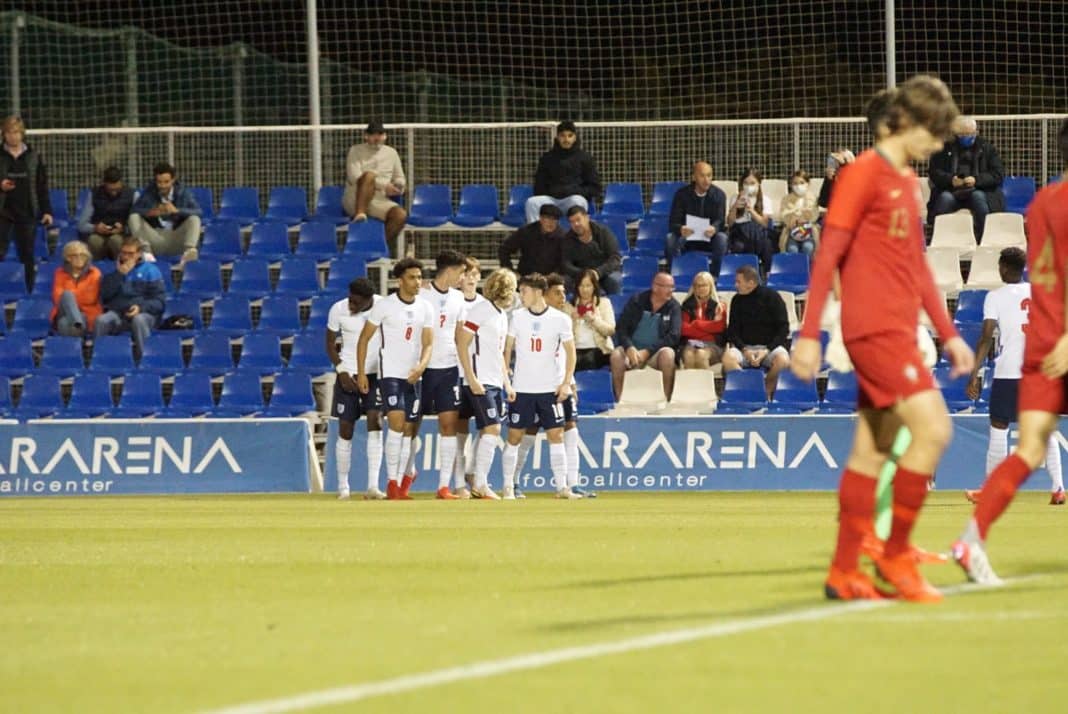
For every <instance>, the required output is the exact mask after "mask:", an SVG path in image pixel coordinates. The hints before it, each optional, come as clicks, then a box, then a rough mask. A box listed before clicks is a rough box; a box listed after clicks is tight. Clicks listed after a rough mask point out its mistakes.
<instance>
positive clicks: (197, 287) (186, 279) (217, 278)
mask: <svg viewBox="0 0 1068 714" xmlns="http://www.w3.org/2000/svg"><path fill="white" fill-rule="evenodd" d="M221 267H222V266H220V265H219V261H217V260H212V259H211V258H203V259H201V260H194V261H192V262H190V263H186V264H185V268H184V269H183V270H182V282H181V284H180V285H179V287H178V294H179V295H184V296H188V297H195V298H200V299H201V300H214V299H215V298H217V297H219V296H220V295H222V294H223V288H222V272H221Z"/></svg>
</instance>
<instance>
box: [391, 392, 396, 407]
mask: <svg viewBox="0 0 1068 714" xmlns="http://www.w3.org/2000/svg"><path fill="white" fill-rule="evenodd" d="M389 406H391V407H395V406H397V395H396V394H390V395H389Z"/></svg>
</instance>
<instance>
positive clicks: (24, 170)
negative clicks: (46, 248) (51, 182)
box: [0, 116, 52, 290]
mask: <svg viewBox="0 0 1068 714" xmlns="http://www.w3.org/2000/svg"><path fill="white" fill-rule="evenodd" d="M0 130H2V132H3V135H4V139H3V143H4V147H3V150H2V151H0V260H4V259H5V258H6V257H7V246H8V244H9V243H10V241H11V234H12V232H14V234H15V249H16V250H17V251H18V256H19V261H20V262H21V263H22V265H23V267H24V268H25V271H26V290H32V289H33V280H34V278H35V277H36V276H37V263H36V259H35V258H34V255H33V248H34V245H33V244H34V238H35V234H36V231H37V223H38V221H39V222H40V223H41V224H42V225H45V226H50V225H52V203H51V201H50V200H49V198H48V173H47V172H46V171H45V163H44V159H43V158H41V155H40V154H39V153H37V152H36V151H35V150H34V149H33V148H32V147H30V146H28V145H27V144H26V141H25V139H26V125H25V124H23V123H22V119H20V118H18V117H17V116H9V117H7V118H5V119H4V122H3V124H2V125H0Z"/></svg>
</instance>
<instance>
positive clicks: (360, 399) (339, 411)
mask: <svg viewBox="0 0 1068 714" xmlns="http://www.w3.org/2000/svg"><path fill="white" fill-rule="evenodd" d="M353 379H354V380H355V379H356V378H355V377H353ZM367 383H368V385H369V386H370V389H369V390H367V394H360V393H359V392H346V391H345V390H344V389H343V388H342V387H341V380H337V381H335V382H334V402H333V405H332V406H331V408H330V413H331V414H332V415H333V416H335V417H337V418H338V419H340V420H341V421H351V422H353V423H355V422H357V421H359V419H360V417H361V416H363V415H364V414H366V413H367V412H377V411H381V409H382V395H381V394H380V393H379V391H378V375H377V374H369V375H367Z"/></svg>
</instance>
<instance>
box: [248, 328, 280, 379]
mask: <svg viewBox="0 0 1068 714" xmlns="http://www.w3.org/2000/svg"><path fill="white" fill-rule="evenodd" d="M237 367H238V370H240V371H242V372H255V373H256V374H259V375H263V376H267V375H269V374H277V373H279V372H281V371H282V369H283V364H282V345H281V343H280V341H279V339H278V335H275V334H269V333H260V332H253V333H252V334H249V335H246V336H245V339H244V340H243V341H242V344H241V358H240V360H238V363H237Z"/></svg>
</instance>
